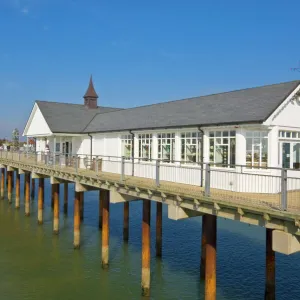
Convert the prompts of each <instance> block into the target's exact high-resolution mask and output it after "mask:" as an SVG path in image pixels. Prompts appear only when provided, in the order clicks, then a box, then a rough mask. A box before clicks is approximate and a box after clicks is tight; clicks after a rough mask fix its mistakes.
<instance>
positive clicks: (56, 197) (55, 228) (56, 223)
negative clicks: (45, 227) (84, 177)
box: [52, 183, 59, 234]
mask: <svg viewBox="0 0 300 300" xmlns="http://www.w3.org/2000/svg"><path fill="white" fill-rule="evenodd" d="M52 188H53V190H54V205H53V233H54V234H58V232H59V184H57V183H56V184H52Z"/></svg>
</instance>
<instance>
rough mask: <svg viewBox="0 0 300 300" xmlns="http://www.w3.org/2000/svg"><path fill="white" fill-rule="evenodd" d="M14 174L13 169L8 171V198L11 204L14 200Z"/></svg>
mask: <svg viewBox="0 0 300 300" xmlns="http://www.w3.org/2000/svg"><path fill="white" fill-rule="evenodd" d="M12 174H13V172H12V171H7V198H8V203H9V204H11V202H12V199H11V196H12Z"/></svg>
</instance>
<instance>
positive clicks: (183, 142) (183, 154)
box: [179, 131, 203, 164]
mask: <svg viewBox="0 0 300 300" xmlns="http://www.w3.org/2000/svg"><path fill="white" fill-rule="evenodd" d="M179 139H180V160H181V161H182V162H183V164H199V163H202V160H203V134H202V133H201V132H199V131H198V132H197V131H185V132H180V138H179ZM193 140H196V143H194V142H193ZM188 141H190V142H188ZM189 147H190V149H193V148H194V149H195V151H191V150H190V154H188V148H189ZM193 154H195V155H193ZM188 156H192V157H195V161H192V160H189V159H188Z"/></svg>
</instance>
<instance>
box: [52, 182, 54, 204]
mask: <svg viewBox="0 0 300 300" xmlns="http://www.w3.org/2000/svg"><path fill="white" fill-rule="evenodd" d="M51 208H52V209H53V208H54V186H53V184H51Z"/></svg>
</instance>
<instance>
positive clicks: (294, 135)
mask: <svg viewBox="0 0 300 300" xmlns="http://www.w3.org/2000/svg"><path fill="white" fill-rule="evenodd" d="M279 137H280V138H283V139H300V132H296V131H279Z"/></svg>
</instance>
